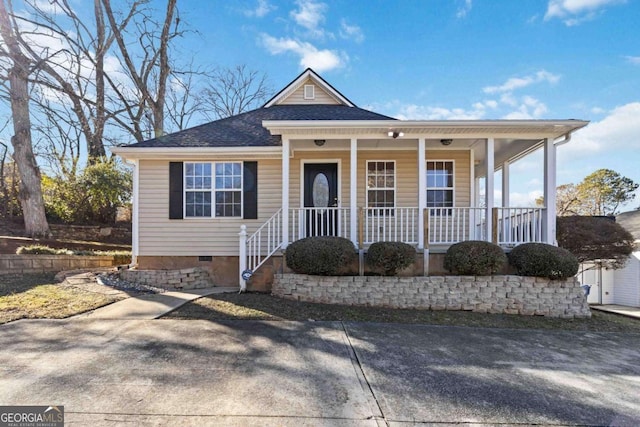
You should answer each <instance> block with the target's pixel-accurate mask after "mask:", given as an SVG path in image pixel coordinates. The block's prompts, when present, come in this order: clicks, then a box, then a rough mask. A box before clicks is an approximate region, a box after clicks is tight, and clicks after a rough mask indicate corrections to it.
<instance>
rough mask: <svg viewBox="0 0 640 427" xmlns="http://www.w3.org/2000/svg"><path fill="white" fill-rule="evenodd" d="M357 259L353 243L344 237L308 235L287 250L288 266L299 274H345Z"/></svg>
mask: <svg viewBox="0 0 640 427" xmlns="http://www.w3.org/2000/svg"><path fill="white" fill-rule="evenodd" d="M357 259H358V257H357V255H356V250H355V247H354V246H353V243H351V240H349V239H345V238H343V237H333V236H318V237H307V238H305V239H301V240H297V241H295V242H293V243H291V244H290V245H289V246H287V249H286V250H285V260H286V262H287V266H288V267H289V268H290V269H292V270H293V271H294V272H296V273H299V274H313V275H317V276H339V275H343V274H345V273H347V272H348V270H349V266H350V265H351V264H352V263H353V262H354V261H356V260H357Z"/></svg>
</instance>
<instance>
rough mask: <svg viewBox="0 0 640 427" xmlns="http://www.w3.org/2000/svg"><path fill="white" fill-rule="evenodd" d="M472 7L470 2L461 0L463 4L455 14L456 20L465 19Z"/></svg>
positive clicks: (470, 0) (469, 0)
mask: <svg viewBox="0 0 640 427" xmlns="http://www.w3.org/2000/svg"><path fill="white" fill-rule="evenodd" d="M472 7H473V2H472V0H463V4H462V5H461V6H460V7H458V11H457V12H456V18H460V19H462V18H466V16H467V14H469V12H471V8H472Z"/></svg>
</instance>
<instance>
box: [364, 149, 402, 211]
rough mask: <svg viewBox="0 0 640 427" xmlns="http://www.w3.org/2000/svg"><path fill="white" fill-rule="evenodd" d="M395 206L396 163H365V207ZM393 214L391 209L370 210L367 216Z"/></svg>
mask: <svg viewBox="0 0 640 427" xmlns="http://www.w3.org/2000/svg"><path fill="white" fill-rule="evenodd" d="M395 205H396V162H394V161H367V207H369V208H393V207H395ZM374 213H375V214H376V215H382V214H393V210H392V209H370V210H369V214H370V215H371V214H374Z"/></svg>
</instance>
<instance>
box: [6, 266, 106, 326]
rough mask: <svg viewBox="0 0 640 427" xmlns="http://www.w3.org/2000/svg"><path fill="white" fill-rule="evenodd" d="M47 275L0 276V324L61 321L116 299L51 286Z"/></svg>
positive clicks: (51, 282)
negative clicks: (29, 320)
mask: <svg viewBox="0 0 640 427" xmlns="http://www.w3.org/2000/svg"><path fill="white" fill-rule="evenodd" d="M53 282H54V281H53V275H51V274H25V275H12V276H4V275H3V276H0V324H3V323H7V322H11V321H13V320H18V319H24V318H28V319H62V318H65V317H69V316H73V315H74V314H79V313H83V312H85V311H88V310H93V309H94V308H98V307H101V306H103V305H106V304H110V303H112V302H114V301H116V300H117V299H116V298H114V297H111V296H107V295H103V294H98V293H95V292H88V291H84V290H82V289H77V288H70V287H62V286H59V285H57V284H54V283H53Z"/></svg>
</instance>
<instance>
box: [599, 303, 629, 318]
mask: <svg viewBox="0 0 640 427" xmlns="http://www.w3.org/2000/svg"><path fill="white" fill-rule="evenodd" d="M590 308H591V309H592V310H600V311H606V312H607V313H615V314H620V315H622V316H627V317H633V318H635V319H640V307H627V306H626V305H616V304H604V305H592V306H590Z"/></svg>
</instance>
